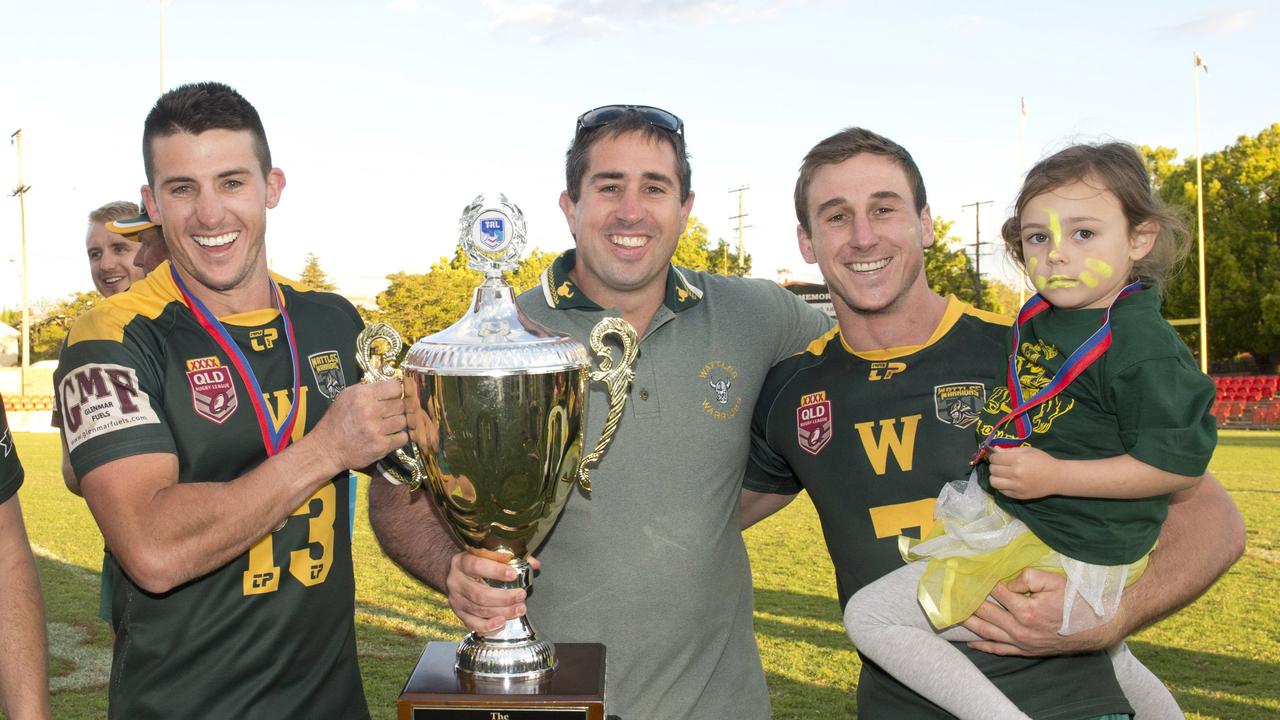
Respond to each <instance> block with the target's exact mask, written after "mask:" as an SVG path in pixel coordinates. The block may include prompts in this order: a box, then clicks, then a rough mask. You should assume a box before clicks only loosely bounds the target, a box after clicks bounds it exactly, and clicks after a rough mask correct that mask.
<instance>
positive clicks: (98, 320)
mask: <svg viewBox="0 0 1280 720" xmlns="http://www.w3.org/2000/svg"><path fill="white" fill-rule="evenodd" d="M276 281H277V282H278V283H280V285H281V290H282V292H283V295H284V302H285V308H286V309H287V310H288V312H289V315H290V318H291V319H292V322H293V327H294V336H295V338H296V341H297V356H298V361H299V373H300V378H301V381H300V390H299V395H300V397H296V398H295V397H291V394H292V389H293V379H292V362H291V358H290V353H289V347H288V342H287V339H286V337H285V330H284V324H283V320H282V318H281V317H280V314H279V312H278V311H277V310H275V309H269V310H259V311H253V312H249V313H242V314H238V315H232V316H228V317H224V318H220V320H221V321H222V322H223V324H224V325H225V326H226V327H227V330H228V331H229V332H230V334H231V335H232V337H233V338H234V340H235V342H236V344H237V346H239V348H240V350H241V351H242V352H243V353H244V355H245V357H246V358H248V362H249V364H250V366H251V367H252V368H253V371H254V374H255V375H256V376H257V379H258V383H259V385H260V386H261V388H262V392H263V395H264V396H265V400H266V405H267V407H268V408H269V410H270V412H271V413H272V414H273V415H274V416H275V417H276V418H277V419H281V418H283V417H285V415H287V413H288V412H289V409H290V407H291V405H292V404H293V403H297V404H298V417H297V423H296V425H295V428H294V432H293V439H294V440H297V439H298V438H301V437H302V435H303V434H304V433H305V432H307V431H309V430H310V429H311V428H313V427H314V426H315V424H316V423H317V422H318V421H319V420H320V418H321V417H322V416H323V415H324V412H325V410H326V409H327V408H328V407H329V405H330V403H331V402H332V401H333V398H334V397H335V396H336V394H337V391H338V390H341V389H342V388H343V387H345V386H347V385H349V384H351V383H354V382H356V381H357V373H358V369H357V366H356V364H355V358H354V351H355V338H356V334H357V333H358V332H359V331H360V329H361V327H362V322H361V320H360V317H359V315H357V313H356V311H355V308H353V307H352V306H351V304H350V303H348V302H347V301H346V300H344V299H342V298H341V297H339V296H337V295H333V294H330V293H320V292H310V291H306V290H304V289H302V288H300V287H296V286H293V285H291V284H289V281H287V280H284V279H282V278H278V277H277V278H276ZM54 382H55V391H56V392H57V394H58V400H59V405H60V406H61V408H62V416H63V432H64V436H65V437H66V439H67V445H68V447H69V448H70V450H71V461H72V465H73V466H74V468H75V471H76V474H77V475H78V476H79V477H84V476H85V474H87V473H88V472H89V471H91V470H93V469H94V468H96V467H98V466H100V465H103V464H105V463H108V462H111V461H112V460H117V459H120V458H124V457H128V456H132V455H137V454H142V453H157V452H159V453H172V454H174V455H176V456H177V460H178V480H179V482H228V481H230V480H232V479H234V478H236V477H239V476H240V475H243V474H244V473H246V472H248V471H249V470H251V469H252V468H254V467H255V466H257V465H258V464H259V463H261V462H262V461H263V460H264V459H265V458H266V450H265V448H264V447H263V441H262V439H261V434H260V431H259V428H258V423H257V419H256V417H255V414H254V409H253V403H252V402H251V398H250V397H249V395H248V393H249V392H250V390H249V389H248V388H246V386H245V385H244V383H243V381H242V380H241V378H240V377H239V375H238V374H237V373H236V372H235V370H234V367H233V365H232V363H231V359H230V358H229V357H227V356H226V355H225V354H224V353H223V352H222V351H221V350H220V349H219V347H218V345H217V344H216V343H215V342H214V341H213V339H212V338H210V337H209V336H208V335H207V334H206V333H205V331H204V330H203V329H202V328H201V327H200V326H199V325H198V324H197V322H196V320H195V318H194V317H193V316H192V314H191V312H190V311H189V310H188V309H187V307H186V305H185V304H184V302H183V300H182V296H181V293H180V292H179V291H178V289H177V287H176V286H175V285H174V282H173V279H172V277H171V275H170V273H169V266H168V264H167V263H166V264H165V265H162V266H161V267H160V268H159V270H158V271H157V272H153V273H151V274H150V275H148V276H147V278H146V279H144V280H142V281H141V282H138V283H135V284H134V286H133V287H132V288H130V291H129V292H127V293H120V294H119V295H116V296H113V297H112V298H110V299H108V300H107V301H106V302H104V303H102V304H101V305H99V306H98V307H96V308H94V309H93V310H91V311H90V312H88V313H86V314H85V315H84V316H82V317H81V318H80V319H79V320H78V321H77V322H76V324H75V325H74V326H73V327H72V330H71V333H70V336H69V339H68V343H67V347H66V348H65V349H64V350H63V352H62V356H61V359H60V361H59V365H58V370H57V373H56V374H55V377H54ZM351 492H352V489H351V484H350V483H349V481H348V475H347V473H345V472H343V473H342V474H340V475H337V476H335V477H334V478H333V480H332V482H330V483H328V484H326V485H323V486H321V488H320V489H319V490H318V491H317V492H316V493H315V494H314V495H313V496H312V497H311V498H310V499H309V500H308V501H307V502H305V503H303V504H302V505H301V506H300V507H299V508H298V509H297V511H295V512H294V513H293V515H292V516H290V517H289V518H288V520H287V521H286V522H285V524H284V525H283V527H281V528H280V529H279V530H277V531H275V532H272V533H270V534H268V535H267V536H265V537H263V538H262V539H261V540H259V541H258V542H257V543H255V544H254V545H253V546H252V547H251V548H250V549H249V551H248V552H246V553H244V554H243V555H241V556H240V557H238V558H236V559H235V560H233V561H231V562H229V563H227V564H226V565H224V566H222V567H220V568H218V569H217V570H215V571H213V572H211V573H209V574H208V575H205V576H204V577H200V578H197V579H195V580H192V581H190V582H188V583H186V584H185V585H182V586H181V587H178V588H176V589H174V590H172V591H170V592H167V593H163V594H151V593H148V592H146V591H144V590H142V589H141V588H139V587H138V586H137V585H136V584H135V583H133V582H132V581H131V580H130V579H129V578H128V576H127V575H126V574H125V573H124V572H123V571H122V570H121V568H120V567H119V566H118V565H117V564H116V563H115V562H114V561H112V563H111V565H112V570H111V571H112V575H113V580H114V583H115V585H114V593H113V597H112V624H113V626H114V627H115V630H116V642H115V652H114V657H113V660H112V668H111V688H110V716H111V717H113V718H129V719H130V720H134V719H137V718H160V717H184V718H195V717H200V718H248V717H254V718H257V717H261V718H268V717H269V718H280V717H325V718H342V719H344V720H345V719H346V718H366V717H368V715H369V711H368V707H367V705H366V703H365V699H364V691H363V688H362V686H361V681H360V672H359V668H358V666H357V662H356V646H355V626H354V603H355V586H354V580H353V577H352V567H351V534H350V524H349V523H350V514H351V500H352V498H351ZM203 511H204V509H203V508H200V507H192V508H190V509H189V512H192V513H200V512H203Z"/></svg>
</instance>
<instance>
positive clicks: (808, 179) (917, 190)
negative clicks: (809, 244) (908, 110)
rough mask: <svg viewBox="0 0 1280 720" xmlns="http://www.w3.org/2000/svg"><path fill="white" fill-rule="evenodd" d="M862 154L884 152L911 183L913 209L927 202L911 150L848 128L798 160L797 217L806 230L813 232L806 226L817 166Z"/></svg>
mask: <svg viewBox="0 0 1280 720" xmlns="http://www.w3.org/2000/svg"><path fill="white" fill-rule="evenodd" d="M863 153H870V154H872V155H884V156H886V157H888V158H890V159H892V160H893V161H894V162H896V163H897V164H898V167H900V168H902V172H904V173H906V175H907V184H908V185H910V186H911V194H912V195H914V196H915V206H916V212H917V213H919V212H921V211H923V210H924V206H925V205H926V204H928V197H927V196H926V195H925V190H924V178H922V177H920V168H918V167H916V161H915V160H913V159H911V153H909V152H907V149H906V148H904V147H902V146H901V145H899V144H898V143H896V142H894V141H892V140H890V139H889V138H887V137H884V136H883V135H877V134H875V133H873V132H871V131H870V130H867V129H865V128H860V127H850V128H845V129H844V130H841V131H840V132H838V133H836V134H835V135H832V136H831V137H829V138H827V139H826V140H823V141H822V142H820V143H818V144H817V145H814V146H813V149H812V150H810V151H809V154H808V155H805V156H804V161H802V162H801V163H800V177H798V178H796V196H795V199H796V219H798V220H799V221H800V227H802V228H804V231H805V232H806V233H809V232H811V231H812V230H811V228H810V227H809V186H810V185H812V184H813V176H814V174H815V173H817V172H818V168H820V167H822V166H823V165H837V164H839V163H842V162H844V161H845V160H848V159H849V158H851V157H853V156H855V155H861V154H863Z"/></svg>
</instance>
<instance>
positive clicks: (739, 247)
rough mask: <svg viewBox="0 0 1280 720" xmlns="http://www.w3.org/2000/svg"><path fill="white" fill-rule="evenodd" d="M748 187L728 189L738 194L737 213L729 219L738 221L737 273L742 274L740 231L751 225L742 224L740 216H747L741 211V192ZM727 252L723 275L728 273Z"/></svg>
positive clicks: (748, 186) (749, 187) (748, 188)
mask: <svg viewBox="0 0 1280 720" xmlns="http://www.w3.org/2000/svg"><path fill="white" fill-rule="evenodd" d="M750 189H751V186H750V185H743V186H741V187H736V188H733V189H731V190H730V191H729V192H730V193H737V194H738V214H737V215H731V216H730V217H729V219H730V220H737V221H738V274H739V275H742V274H743V272H742V265H743V260H742V255H743V251H742V231H743V230H746V229H747V228H749V227H751V226H750V225H743V224H742V218H744V217H746V216H747V213H744V212H742V194H743V193H744V192H746V191H748V190H750ZM728 254H729V253H727V252H726V253H725V255H726V259H725V268H724V274H725V275H728V274H729V266H728V262H729V261H728V258H727V256H728Z"/></svg>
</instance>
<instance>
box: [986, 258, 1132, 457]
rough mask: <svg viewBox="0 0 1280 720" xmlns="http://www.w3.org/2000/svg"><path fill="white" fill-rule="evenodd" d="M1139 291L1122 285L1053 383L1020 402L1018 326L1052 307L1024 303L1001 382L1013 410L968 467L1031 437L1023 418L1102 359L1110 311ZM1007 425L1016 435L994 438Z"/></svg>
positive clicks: (1037, 299) (1036, 299) (1039, 301)
mask: <svg viewBox="0 0 1280 720" xmlns="http://www.w3.org/2000/svg"><path fill="white" fill-rule="evenodd" d="M1140 290H1142V283H1141V282H1134V283H1130V284H1129V285H1126V286H1125V287H1124V289H1122V290H1121V291H1120V293H1119V294H1118V295H1116V296H1115V298H1113V299H1112V300H1111V304H1110V305H1108V306H1107V309H1106V311H1105V312H1103V313H1102V323H1101V325H1099V327H1098V329H1097V330H1095V331H1094V332H1093V334H1092V335H1090V336H1089V337H1088V338H1087V339H1085V341H1084V342H1083V343H1081V344H1080V347H1078V348H1076V349H1075V352H1073V353H1071V355H1070V356H1068V357H1067V359H1066V360H1065V361H1063V363H1062V367H1061V368H1059V370H1058V372H1057V374H1056V375H1054V377H1053V380H1052V381H1051V382H1050V383H1049V384H1048V385H1046V386H1045V387H1043V388H1041V389H1040V391H1039V392H1037V393H1036V394H1035V395H1033V396H1032V397H1031V399H1029V400H1023V396H1022V383H1021V382H1020V381H1019V379H1018V348H1019V347H1020V346H1021V344H1022V326H1023V325H1025V324H1026V323H1028V322H1030V321H1031V318H1033V317H1035V316H1037V315H1039V314H1040V313H1042V312H1044V311H1045V310H1048V309H1049V308H1051V307H1053V306H1052V305H1050V304H1049V301H1048V300H1045V299H1044V297H1042V296H1041V295H1039V294H1038V293H1037V294H1036V295H1033V296H1031V299H1029V300H1027V302H1026V304H1025V305H1023V306H1022V309H1021V310H1019V311H1018V320H1017V322H1016V323H1015V324H1014V326H1013V348H1012V350H1011V351H1010V352H1009V369H1008V372H1007V374H1006V378H1005V382H1006V383H1007V384H1008V387H1009V399H1010V405H1011V406H1012V408H1013V409H1012V410H1010V411H1009V412H1008V413H1006V414H1005V415H1004V417H1002V418H1000V419H999V420H997V421H996V423H995V424H994V425H992V426H991V432H990V433H988V434H987V437H986V439H984V440H983V441H982V444H980V445H979V446H978V452H977V454H975V455H974V456H973V460H972V461H971V463H970V464H974V465H976V464H977V463H979V462H981V461H982V460H983V458H985V457H986V456H987V453H988V452H990V451H991V448H992V447H1015V446H1017V445H1021V444H1022V443H1023V442H1025V441H1026V439H1027V438H1029V437H1031V421H1030V420H1029V419H1028V417H1027V415H1028V413H1029V411H1030V410H1032V409H1034V408H1035V407H1037V406H1038V405H1041V404H1043V403H1044V402H1046V401H1048V400H1049V399H1051V398H1053V397H1054V396H1056V395H1057V394H1058V393H1060V392H1062V391H1063V389H1064V388H1066V387H1067V386H1068V385H1070V384H1071V381H1073V380H1075V379H1076V378H1077V377H1079V376H1080V373H1083V372H1084V371H1085V370H1086V369H1088V367H1089V366H1090V365H1092V364H1093V363H1094V362H1095V361H1096V360H1097V359H1098V358H1100V357H1102V354H1103V353H1105V352H1106V351H1107V349H1108V348H1110V347H1111V310H1112V308H1114V307H1115V306H1116V303H1117V302H1119V301H1120V298H1123V297H1127V296H1129V295H1132V294H1133V293H1136V292H1138V291H1140ZM1010 421H1012V422H1013V423H1014V427H1015V428H1016V431H1015V432H1016V435H1015V436H1013V437H1007V436H1006V437H996V434H997V433H999V432H1000V430H1001V429H1002V428H1003V427H1004V426H1005V425H1007V424H1008V423H1009V422H1010Z"/></svg>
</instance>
